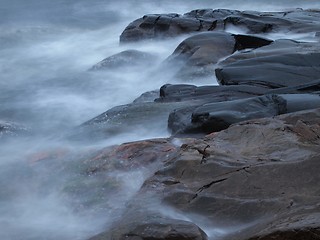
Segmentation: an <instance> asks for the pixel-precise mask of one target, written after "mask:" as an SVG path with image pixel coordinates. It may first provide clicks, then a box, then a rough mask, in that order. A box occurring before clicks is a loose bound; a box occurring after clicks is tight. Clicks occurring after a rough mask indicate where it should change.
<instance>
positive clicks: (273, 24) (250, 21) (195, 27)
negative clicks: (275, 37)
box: [120, 9, 320, 43]
mask: <svg viewBox="0 0 320 240" xmlns="http://www.w3.org/2000/svg"><path fill="white" fill-rule="evenodd" d="M319 19H320V12H319V11H314V10H302V9H296V10H291V11H285V12H256V11H237V10H226V9H216V10H213V9H198V10H193V11H191V12H188V13H185V14H183V15H180V14H176V13H171V14H150V15H145V16H143V17H142V18H139V19H137V20H135V21H133V22H132V23H130V24H129V25H128V26H127V27H126V29H125V30H124V31H123V32H122V34H121V36H120V42H122V43H124V42H132V41H138V40H144V39H153V38H163V37H175V36H178V35H181V34H186V33H195V32H204V31H214V30H225V29H226V28H228V27H230V26H237V27H241V28H244V29H246V30H247V33H249V34H261V33H270V32H280V31H285V32H293V33H309V32H317V31H319V30H320V21H319Z"/></svg>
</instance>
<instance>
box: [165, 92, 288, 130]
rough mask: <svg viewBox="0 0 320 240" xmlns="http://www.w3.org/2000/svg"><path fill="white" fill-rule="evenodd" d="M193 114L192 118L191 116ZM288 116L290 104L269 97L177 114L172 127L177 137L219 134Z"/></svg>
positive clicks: (216, 104) (174, 114)
mask: <svg viewBox="0 0 320 240" xmlns="http://www.w3.org/2000/svg"><path fill="white" fill-rule="evenodd" d="M186 110H187V111H186ZM190 110H192V115H191V116H190V115H189V116H188V115H187V114H188V113H189V111H190ZM285 112H286V101H285V100H284V99H283V98H282V97H279V96H277V95H266V96H261V97H255V98H248V99H240V100H233V101H225V102H218V103H216V102H213V103H206V104H204V105H202V106H198V107H196V108H194V109H192V108H187V109H180V110H175V111H173V112H172V113H171V114H170V115H169V120H168V127H169V128H170V129H171V131H172V132H173V133H190V132H191V133H193V132H195V133H196V132H204V133H210V132H218V131H221V130H223V129H226V128H228V127H229V126H230V125H231V124H234V123H238V122H241V121H244V120H249V119H255V118H263V117H273V116H276V115H279V114H282V113H285ZM186 113H187V114H186ZM186 115H187V116H186Z"/></svg>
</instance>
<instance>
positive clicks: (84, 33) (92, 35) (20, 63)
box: [0, 0, 320, 240]
mask: <svg viewBox="0 0 320 240" xmlns="http://www.w3.org/2000/svg"><path fill="white" fill-rule="evenodd" d="M199 8H228V9H238V10H258V11H280V10H289V9H294V8H304V9H307V8H320V3H319V1H318V0H303V1H298V0H295V1H293V0H277V1H272V0H270V1H253V0H250V1H245V0H243V1H237V0H221V1H212V0H202V1H197V0H188V1H183V0H175V1H170V0H117V1H111V0H90V1H88V0H55V1H52V0H50V1H49V0H0V120H1V121H10V122H16V123H19V124H23V125H24V126H26V127H27V128H28V129H30V130H31V131H32V132H34V137H32V138H28V139H25V138H24V139H23V140H17V141H13V142H12V141H10V142H3V143H0V144H1V146H0V239H4V240H20V239H24V240H26V239H28V240H37V239H50V240H51V239H52V240H54V239H60V240H61V239H87V238H88V237H90V236H93V235H94V234H96V233H99V232H100V231H101V230H103V229H105V228H106V227H107V226H108V225H109V224H111V223H112V221H114V216H115V212H117V213H120V212H121V209H122V208H123V206H124V204H125V202H126V201H127V200H128V199H129V198H130V197H131V196H133V195H134V193H135V192H136V191H137V190H138V189H139V187H140V186H141V184H142V183H143V180H144V179H145V178H146V177H147V176H148V174H150V172H148V171H147V170H146V169H140V170H137V171H136V172H119V173H112V174H111V173H110V174H109V175H108V177H109V178H110V179H115V180H114V181H116V182H117V183H118V184H119V185H120V186H121V188H120V191H119V192H120V195H121V197H119V196H118V195H115V194H114V193H112V192H105V193H104V195H103V200H105V202H107V204H100V203H98V204H97V205H95V206H92V205H90V206H91V208H94V209H90V207H89V208H86V209H82V210H79V209H78V208H76V207H73V206H75V205H77V206H80V205H81V204H82V205H83V204H84V203H85V202H86V201H88V196H82V195H77V197H78V198H79V199H78V202H77V204H75V205H73V204H74V202H75V200H74V199H72V198H73V197H74V196H73V195H69V194H66V193H65V191H64V189H65V186H66V185H68V184H69V183H70V182H72V181H75V179H78V177H79V176H80V177H82V176H81V170H78V169H79V168H81V167H78V165H80V163H79V162H77V159H72V157H70V158H71V159H70V161H68V162H67V163H66V162H59V163H52V162H42V163H33V162H32V161H31V162H30V156H32V155H33V154H36V153H37V152H42V151H47V150H48V149H52V148H53V149H61V146H63V148H68V150H70V151H71V152H73V151H80V150H79V149H82V150H83V149H84V150H83V151H85V149H86V147H88V146H90V147H92V146H91V145H94V144H93V143H90V142H88V143H87V145H86V146H78V145H72V144H70V143H66V142H60V141H58V140H57V139H56V138H54V137H52V136H55V135H57V134H58V135H63V134H64V133H65V132H67V131H69V129H71V128H73V127H75V126H78V125H79V124H81V123H83V122H85V121H87V120H89V119H91V118H93V117H95V116H97V115H99V114H100V113H102V112H104V111H106V110H107V109H110V108H112V107H114V106H117V105H121V104H126V103H129V102H132V101H133V100H134V99H135V98H137V97H138V96H139V95H140V94H142V93H143V92H146V91H150V90H154V89H159V87H160V86H161V85H163V84H165V83H168V82H170V81H171V79H170V78H169V77H168V76H170V73H167V74H163V77H158V78H152V77H150V72H152V71H153V70H154V69H156V68H157V66H158V65H159V64H160V63H161V61H162V60H164V59H165V58H166V57H168V56H169V55H170V54H171V53H172V52H173V50H174V49H175V47H176V46H177V45H178V44H179V42H181V40H182V39H183V37H178V38H173V39H168V40H162V41H151V42H149V43H145V44H143V45H141V44H139V43H138V44H131V45H119V36H120V34H121V32H122V31H123V30H124V28H125V27H126V26H127V25H128V24H129V23H130V22H131V21H133V20H135V19H137V18H139V17H141V16H143V15H144V14H148V13H169V12H175V13H185V12H187V11H190V10H193V9H199ZM229 30H230V31H231V32H237V31H240V30H239V29H229ZM270 37H271V38H274V39H276V38H283V37H288V36H284V35H281V34H278V35H273V36H270ZM290 37H291V38H294V39H297V40H301V39H303V40H308V36H307V35H292V36H290ZM129 48H135V49H138V50H143V51H147V52H150V53H152V54H154V55H156V56H157V60H155V62H154V63H153V64H151V65H150V66H148V67H146V68H145V69H143V71H141V69H142V68H140V69H139V71H129V70H128V71H127V70H125V71H121V72H119V71H108V72H89V71H87V70H88V69H89V68H90V67H91V66H93V65H94V64H96V63H97V62H99V61H101V60H102V59H104V58H106V57H108V56H110V55H112V54H115V53H118V52H120V51H123V50H126V49H129ZM207 84H208V83H207ZM209 84H216V82H215V81H214V79H212V83H210V82H209ZM168 135H169V133H168V132H167V131H166V129H162V130H161V131H158V130H156V131H152V130H150V131H148V134H144V135H141V134H139V132H132V133H127V134H123V135H121V136H118V137H114V138H112V136H111V137H110V139H109V140H107V141H105V142H103V143H100V144H101V146H106V145H111V144H117V143H122V142H127V141H133V140H139V139H145V138H153V137H166V136H168ZM0 141H1V140H0ZM68 144H69V145H68ZM63 166H65V167H63ZM71 166H72V167H71ZM74 166H77V167H74ZM126 179H136V180H135V181H132V182H131V183H130V184H128V183H127V181H125V180H126ZM80 181H84V184H89V183H90V184H92V186H95V185H94V184H95V181H96V180H87V179H83V178H81V180H80ZM95 194H96V193H95ZM83 195H85V194H83ZM119 198H120V199H121V201H119ZM114 199H117V200H114ZM97 209H99V211H97Z"/></svg>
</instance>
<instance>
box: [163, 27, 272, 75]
mask: <svg viewBox="0 0 320 240" xmlns="http://www.w3.org/2000/svg"><path fill="white" fill-rule="evenodd" d="M270 43H272V41H271V40H268V39H264V38H259V37H255V36H250V35H234V34H230V33H226V32H205V33H199V34H196V35H194V36H192V37H189V38H187V39H185V40H184V41H182V42H181V43H180V44H179V46H178V47H177V48H176V49H175V50H174V52H173V53H172V55H171V56H169V58H168V59H167V60H166V61H165V62H164V67H166V68H167V67H168V66H170V67H171V68H172V66H173V65H176V67H175V68H176V69H177V74H176V77H178V78H181V79H186V78H190V77H193V78H194V77H201V76H206V75H213V74H214V67H215V65H214V64H216V63H218V62H219V60H221V59H223V58H225V57H227V56H229V55H231V54H232V53H234V52H235V51H237V50H241V49H246V48H258V47H262V46H266V45H268V44H270Z"/></svg>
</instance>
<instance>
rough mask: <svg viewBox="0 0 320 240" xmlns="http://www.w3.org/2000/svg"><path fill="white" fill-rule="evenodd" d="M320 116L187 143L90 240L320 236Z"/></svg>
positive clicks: (240, 127)
mask: <svg viewBox="0 0 320 240" xmlns="http://www.w3.org/2000/svg"><path fill="white" fill-rule="evenodd" d="M319 119H320V109H313V110H308V111H301V112H295V113H290V114H284V115H281V116H277V117H274V118H263V119H255V120H250V121H246V122H242V123H239V124H235V125H232V126H231V127H230V128H228V129H227V130H224V131H221V132H219V133H215V134H210V135H208V136H206V137H205V138H202V139H188V140H187V139H186V140H183V139H181V140H182V141H184V143H183V142H182V145H181V147H180V149H177V150H176V152H175V153H174V154H172V155H170V156H169V157H165V159H163V160H160V159H159V160H160V161H161V162H162V164H160V165H159V167H158V170H157V171H156V172H155V173H154V174H153V176H151V177H150V178H149V179H147V180H146V181H145V182H144V184H143V186H142V187H141V189H140V191H139V192H138V193H137V194H136V195H135V196H134V197H133V198H132V199H131V200H130V202H129V203H128V204H127V208H126V210H125V212H124V213H123V214H122V216H121V218H120V219H119V220H118V221H117V222H116V223H115V224H114V225H113V227H112V228H111V229H107V230H106V231H105V232H104V233H101V234H99V235H97V236H95V237H93V238H91V240H105V239H114V240H122V239H207V237H206V235H208V239H219V240H226V239H228V240H245V239H250V240H257V239H263V240H264V239H269V238H270V237H273V238H274V239H279V240H282V239H293V238H295V237H296V238H299V239H318V235H317V234H318V231H319V228H320V205H319V202H320V196H319V188H318V182H319V181H320V176H319V174H318V173H319V170H320V165H319V161H318V160H319V157H320V150H319V144H320V138H319V136H320V122H319ZM134 157H135V156H134V155H133V158H134ZM186 219H187V221H186ZM201 229H202V230H203V231H204V232H205V233H206V235H205V234H204V233H203V232H202V230H201Z"/></svg>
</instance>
